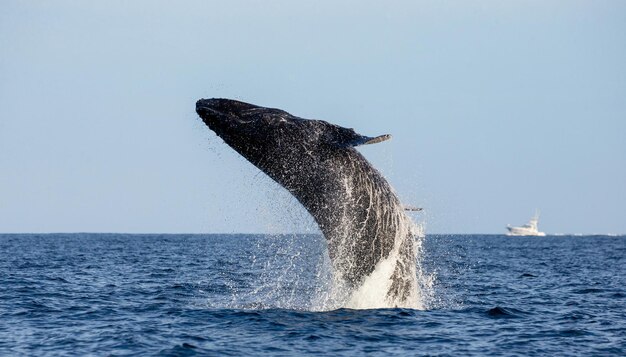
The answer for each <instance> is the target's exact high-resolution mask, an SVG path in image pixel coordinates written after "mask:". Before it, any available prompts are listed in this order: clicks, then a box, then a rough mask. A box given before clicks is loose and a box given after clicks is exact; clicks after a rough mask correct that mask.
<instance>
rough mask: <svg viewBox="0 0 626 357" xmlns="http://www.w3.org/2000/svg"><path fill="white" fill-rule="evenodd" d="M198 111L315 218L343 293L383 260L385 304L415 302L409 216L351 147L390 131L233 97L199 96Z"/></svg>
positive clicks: (377, 139) (376, 139)
mask: <svg viewBox="0 0 626 357" xmlns="http://www.w3.org/2000/svg"><path fill="white" fill-rule="evenodd" d="M196 112H197V113H198V115H199V116H200V118H202V121H203V122H204V123H205V124H206V125H207V126H208V127H209V128H210V129H211V130H212V131H214V132H215V133H216V134H217V135H218V136H219V137H220V138H221V139H222V140H224V142H225V143H226V144H228V145H229V146H230V147H231V148H233V149H234V150H235V151H237V152H238V153H239V154H240V155H242V156H243V157H244V158H246V159H247V160H248V161H249V162H250V163H252V164H253V165H255V166H256V167H257V168H259V169H260V170H261V171H263V172H264V173H265V174H267V175H268V176H269V177H270V178H272V179H273V180H275V181H276V182H278V183H279V184H280V185H281V186H283V187H284V188H285V189H287V190H288V191H289V192H290V193H291V194H292V195H293V196H294V197H295V198H296V199H297V200H298V201H299V202H300V203H301V204H302V205H303V206H304V208H305V209H306V210H307V211H308V212H309V213H310V214H311V215H312V216H313V218H314V220H315V221H316V223H317V224H318V226H319V228H320V230H321V232H322V233H323V235H324V237H325V238H326V241H327V245H328V254H329V257H330V261H331V264H332V269H333V274H334V276H335V280H336V281H339V282H341V284H342V285H343V288H344V290H346V291H348V295H349V294H350V293H355V292H356V291H357V290H359V289H360V288H361V289H362V287H363V286H365V285H364V282H365V281H366V280H367V279H368V277H370V276H371V275H372V274H373V272H374V271H375V270H376V269H377V267H379V266H380V265H381V264H383V262H385V263H384V264H386V265H385V267H386V270H387V271H388V276H387V277H386V278H385V279H386V280H387V282H386V283H385V284H383V286H384V289H385V291H383V294H384V296H385V299H386V301H387V305H386V307H413V306H414V305H415V303H414V301H413V300H414V299H416V294H417V283H416V261H415V246H414V243H415V240H414V237H413V234H414V233H413V232H414V231H413V230H412V229H411V228H410V227H411V223H410V219H409V218H408V216H407V215H406V214H405V212H404V207H403V205H402V204H401V203H400V200H399V199H398V197H397V196H396V194H395V193H394V191H393V189H392V188H391V186H390V185H389V183H388V182H387V181H386V180H385V178H384V177H383V176H382V174H381V173H380V172H378V170H376V169H375V168H374V167H373V166H372V165H371V164H370V163H369V162H368V161H367V160H366V159H365V158H364V157H363V156H362V155H361V154H360V153H359V152H358V151H357V150H356V149H355V147H356V146H359V145H368V144H375V143H379V142H382V141H385V140H388V139H390V138H391V136H390V135H380V136H375V137H369V136H364V135H360V134H358V133H356V132H355V131H354V130H353V129H348V128H344V127H341V126H337V125H334V124H331V123H328V122H326V121H323V120H313V119H303V118H299V117H296V116H294V115H291V114H289V113H287V112H285V111H283V110H280V109H274V108H265V107H261V106H257V105H253V104H249V103H244V102H241V101H237V100H231V99H221V98H213V99H200V100H198V101H197V103H196ZM366 293H367V292H366ZM378 293H379V294H380V292H378Z"/></svg>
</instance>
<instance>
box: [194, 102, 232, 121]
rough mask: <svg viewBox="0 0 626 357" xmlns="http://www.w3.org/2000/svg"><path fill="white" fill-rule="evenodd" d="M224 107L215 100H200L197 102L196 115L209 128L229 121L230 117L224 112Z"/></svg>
mask: <svg viewBox="0 0 626 357" xmlns="http://www.w3.org/2000/svg"><path fill="white" fill-rule="evenodd" d="M222 107H223V105H220V103H219V102H218V101H216V100H214V99H200V100H199V101H197V102H196V113H198V115H199V116H200V118H202V120H203V121H204V122H205V123H206V124H207V125H209V126H211V125H213V124H215V123H216V122H217V121H222V120H227V119H228V117H229V115H228V114H227V113H225V112H223V109H222Z"/></svg>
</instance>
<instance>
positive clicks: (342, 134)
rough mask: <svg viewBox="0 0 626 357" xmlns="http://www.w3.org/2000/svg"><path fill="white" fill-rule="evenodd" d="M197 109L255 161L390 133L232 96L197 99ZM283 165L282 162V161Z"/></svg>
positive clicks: (308, 152) (357, 142)
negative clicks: (371, 131) (368, 133)
mask: <svg viewBox="0 0 626 357" xmlns="http://www.w3.org/2000/svg"><path fill="white" fill-rule="evenodd" d="M196 112H197V113H198V115H199V116H200V117H201V118H202V121H203V122H204V123H205V124H206V125H207V126H208V127H209V128H210V129H211V130H213V131H214V132H215V133H216V134H217V135H218V136H219V137H220V138H222V139H223V140H224V141H225V142H226V143H227V144H228V145H229V146H231V147H232V148H233V149H235V150H236V151H237V152H239V153H240V154H241V155H243V156H244V157H246V158H247V159H248V160H249V161H251V162H252V163H253V164H255V165H257V166H258V165H259V163H261V162H263V161H266V160H265V159H267V158H268V156H272V161H273V162H277V163H278V162H279V161H281V158H283V157H284V158H285V159H287V160H293V159H294V158H297V157H299V156H301V155H309V156H310V155H312V154H313V155H315V154H316V153H320V154H321V153H327V152H329V151H333V150H341V149H347V148H351V147H353V146H358V145H364V144H373V143H377V142H380V141H384V140H387V139H389V138H390V136H389V135H381V136H378V137H368V136H363V135H360V134H357V133H356V132H355V131H354V130H353V129H347V128H343V127H340V126H337V125H333V124H330V123H328V122H325V121H323V120H309V119H302V118H299V117H296V116H294V115H291V114H289V113H287V112H285V111H283V110H280V109H274V108H266V107H261V106H257V105H254V104H249V103H244V102H240V101H237V100H232V99H222V98H213V99H200V100H198V101H197V102H196ZM281 165H282V164H281Z"/></svg>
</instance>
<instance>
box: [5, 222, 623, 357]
mask: <svg viewBox="0 0 626 357" xmlns="http://www.w3.org/2000/svg"><path fill="white" fill-rule="evenodd" d="M424 249H425V251H424V257H423V262H422V263H423V264H424V269H425V270H426V271H427V272H428V273H429V274H431V275H432V276H433V277H434V286H433V292H432V294H431V295H430V298H429V300H428V302H427V306H428V309H427V310H424V311H418V310H406V309H380V310H349V309H337V310H332V311H325V312H313V311H310V310H311V309H312V308H313V307H314V306H315V300H316V299H317V297H316V296H315V295H316V294H317V293H316V292H319V291H320V286H323V284H324V282H323V279H324V278H325V277H324V274H320V273H319V269H320V262H321V261H323V259H321V258H320V257H322V256H323V252H324V243H323V240H322V238H321V237H318V236H295V237H294V236H278V237H276V236H245V235H120V234H111V235H101V234H72V235H65V234H54V235H0V355H3V356H4V355H28V356H32V355H70V356H75V355H87V354H93V355H164V356H186V355H236V356H239V355H296V354H321V353H324V354H326V355H363V354H366V353H368V354H373V355H389V354H397V355H450V356H460V355H463V356H467V355H475V356H512V355H526V356H528V355H535V356H540V355H589V356H591V355H594V356H600V355H614V356H624V355H626V237H608V236H587V237H568V236H563V237H504V236H460V235H459V236H427V237H426V239H425V242H424ZM298 252H299V253H300V254H298Z"/></svg>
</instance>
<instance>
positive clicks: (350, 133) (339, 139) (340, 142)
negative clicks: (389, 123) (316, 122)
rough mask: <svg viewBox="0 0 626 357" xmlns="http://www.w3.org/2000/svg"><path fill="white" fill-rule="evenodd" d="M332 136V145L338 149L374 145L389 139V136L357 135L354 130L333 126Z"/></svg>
mask: <svg viewBox="0 0 626 357" xmlns="http://www.w3.org/2000/svg"><path fill="white" fill-rule="evenodd" d="M334 129H335V130H333V131H334V132H333V135H332V139H331V141H332V143H333V144H335V145H337V146H340V147H350V146H360V145H369V144H376V143H380V142H383V141H386V140H389V139H391V135H389V134H385V135H379V136H376V137H371V136H365V135H361V134H358V133H357V132H355V131H354V129H347V128H342V127H340V126H335V128H334Z"/></svg>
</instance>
